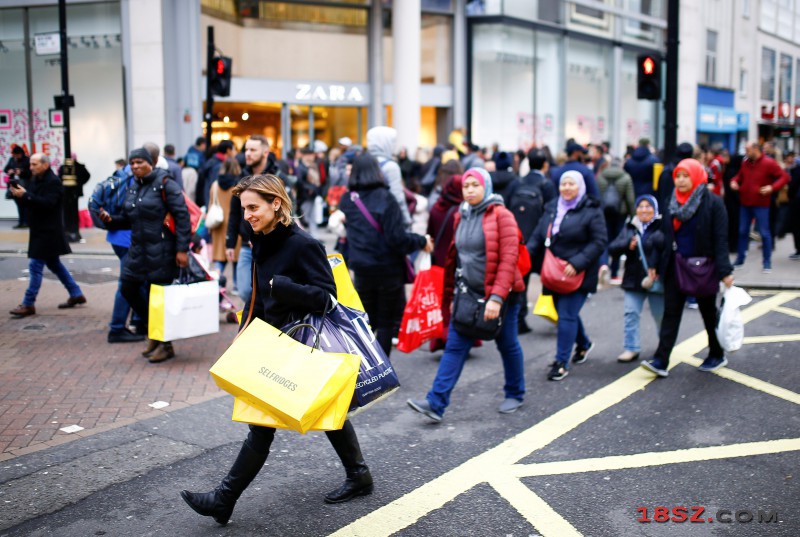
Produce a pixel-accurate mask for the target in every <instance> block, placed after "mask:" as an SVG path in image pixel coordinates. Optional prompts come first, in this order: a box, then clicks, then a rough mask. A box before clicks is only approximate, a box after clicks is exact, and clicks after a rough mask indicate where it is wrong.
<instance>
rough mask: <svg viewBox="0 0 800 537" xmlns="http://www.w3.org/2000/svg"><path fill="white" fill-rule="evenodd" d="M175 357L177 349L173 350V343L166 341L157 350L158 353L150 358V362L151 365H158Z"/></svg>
mask: <svg viewBox="0 0 800 537" xmlns="http://www.w3.org/2000/svg"><path fill="white" fill-rule="evenodd" d="M174 357H175V349H173V348H172V343H170V342H169V341H165V342H164V343H162V344H161V345H160V346H159V347H158V348H157V349H156V352H154V353H153V354H152V355H151V356H150V358H149V360H150V363H151V364H157V363H159V362H163V361H165V360H169V359H170V358H174Z"/></svg>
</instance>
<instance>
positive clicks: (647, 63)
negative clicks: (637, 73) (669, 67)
mask: <svg viewBox="0 0 800 537" xmlns="http://www.w3.org/2000/svg"><path fill="white" fill-rule="evenodd" d="M655 69H656V62H654V61H653V58H651V57H650V56H647V57H646V58H645V59H644V61H643V62H642V71H643V72H644V74H646V75H652V74H653V72H655Z"/></svg>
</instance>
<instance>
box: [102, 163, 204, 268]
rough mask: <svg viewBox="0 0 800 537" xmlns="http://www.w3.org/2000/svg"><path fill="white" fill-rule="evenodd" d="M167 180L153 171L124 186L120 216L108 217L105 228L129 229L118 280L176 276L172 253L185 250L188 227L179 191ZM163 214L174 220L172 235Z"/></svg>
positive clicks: (156, 170) (161, 173) (174, 183)
mask: <svg viewBox="0 0 800 537" xmlns="http://www.w3.org/2000/svg"><path fill="white" fill-rule="evenodd" d="M171 177H172V176H171V175H169V173H168V172H167V171H166V170H162V169H160V168H156V169H154V170H153V171H152V172H151V173H150V174H149V175H146V176H145V177H143V178H141V179H139V178H136V180H135V181H134V182H133V183H132V184H131V186H129V187H128V193H127V196H126V197H125V203H124V205H123V207H122V213H121V214H120V215H116V216H115V215H112V216H111V219H112V220H111V222H109V223H108V229H130V230H131V247H130V250H128V257H127V258H125V266H124V268H123V270H122V274H121V277H122V279H125V280H136V281H151V282H170V281H172V280H173V279H175V277H176V276H177V274H178V266H177V265H176V264H175V254H176V253H177V252H188V251H189V239H190V238H191V233H190V229H191V224H190V221H189V209H187V207H186V201H185V200H184V198H183V191H182V190H181V187H180V186H179V185H178V183H176V182H175V181H174V180H173V179H172V178H171ZM162 192H163V195H162ZM165 198H166V203H165V201H164V199H165ZM167 212H169V213H170V214H171V215H172V218H173V219H174V220H175V234H173V233H171V232H170V231H169V230H168V229H167V228H166V227H165V226H164V218H165V217H166V216H167Z"/></svg>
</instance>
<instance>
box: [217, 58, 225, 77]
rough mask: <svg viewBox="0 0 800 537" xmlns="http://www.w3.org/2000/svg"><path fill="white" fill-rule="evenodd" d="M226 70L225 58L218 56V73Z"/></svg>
mask: <svg viewBox="0 0 800 537" xmlns="http://www.w3.org/2000/svg"><path fill="white" fill-rule="evenodd" d="M224 72H225V60H223V59H222V58H217V74H218V75H221V74H222V73H224Z"/></svg>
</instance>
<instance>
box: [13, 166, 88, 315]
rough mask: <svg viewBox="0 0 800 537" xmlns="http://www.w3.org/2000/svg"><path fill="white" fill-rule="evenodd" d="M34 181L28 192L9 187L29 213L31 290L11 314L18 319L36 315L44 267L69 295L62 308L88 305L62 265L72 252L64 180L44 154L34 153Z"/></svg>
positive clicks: (32, 169)
mask: <svg viewBox="0 0 800 537" xmlns="http://www.w3.org/2000/svg"><path fill="white" fill-rule="evenodd" d="M30 163H31V174H32V178H31V181H30V183H29V185H28V187H29V188H28V189H26V188H25V187H24V186H22V185H21V184H20V185H14V184H11V185H9V188H10V189H11V195H12V196H14V198H16V199H18V200H20V202H21V203H22V204H24V205H25V206H26V209H27V211H28V224H29V226H30V236H29V238H28V259H29V261H28V271H29V274H30V275H29V281H28V289H27V290H26V291H25V298H23V299H22V304H20V305H19V306H17V307H16V308H14V309H13V310H11V311H10V312H9V313H11V315H14V316H15V318H22V317H27V316H29V315H34V314H35V313H36V308H35V307H34V306H33V304H34V302H36V297H37V295H38V294H39V288H40V287H41V286H42V273H43V272H44V267H45V266H46V267H47V268H49V269H50V271H51V272H52V273H53V274H55V275H56V276H58V279H59V280H61V283H62V284H63V285H64V287H66V288H67V291H68V292H69V298H68V299H67V301H66V302H64V303H62V304H59V305H58V307H59V308H60V309H66V308H74V307H75V306H77V305H78V304H86V297H84V296H83V292H82V291H81V288H80V287H78V284H77V283H75V280H73V279H72V276H71V275H70V273H69V271H68V270H67V267H65V266H64V264H63V263H61V259H60V258H59V256H62V255H65V254H68V253H70V252H71V250H70V248H69V244H67V240H66V237H65V236H64V225H63V216H62V209H61V200H62V198H63V196H64V189H63V187H62V186H61V180H60V179H59V178H58V177H57V176H56V174H55V173H54V172H53V170H51V169H50V157H48V156H47V155H45V154H43V153H34V154H33V155H31V158H30Z"/></svg>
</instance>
